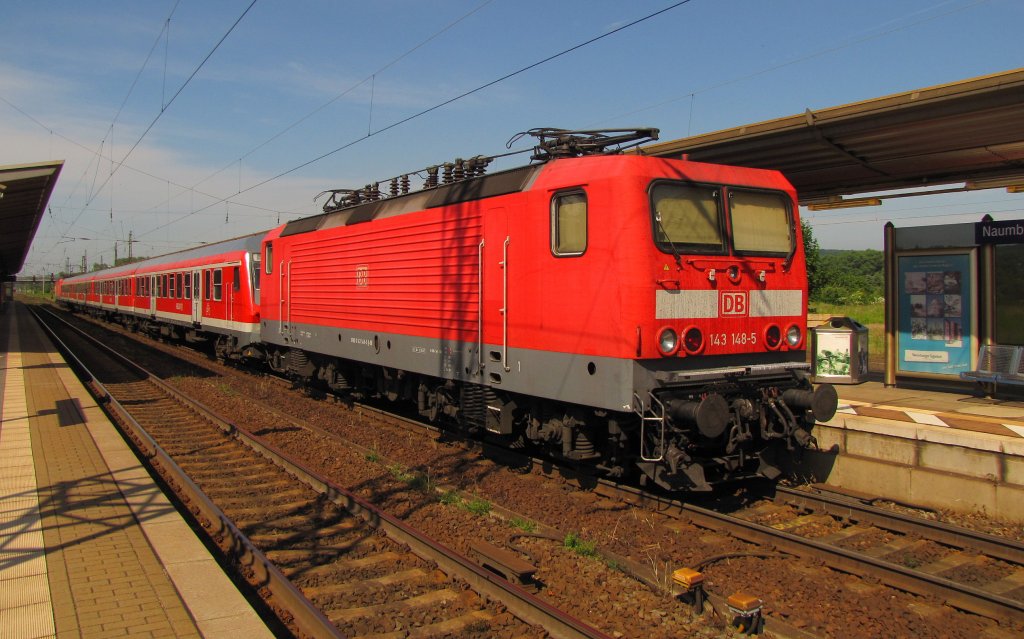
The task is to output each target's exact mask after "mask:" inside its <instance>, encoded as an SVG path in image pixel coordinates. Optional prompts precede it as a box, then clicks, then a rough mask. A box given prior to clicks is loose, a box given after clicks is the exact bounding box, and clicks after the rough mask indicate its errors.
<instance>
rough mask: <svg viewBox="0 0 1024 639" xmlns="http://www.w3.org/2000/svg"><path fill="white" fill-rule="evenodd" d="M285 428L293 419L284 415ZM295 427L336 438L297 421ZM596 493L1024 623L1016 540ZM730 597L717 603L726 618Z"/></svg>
mask: <svg viewBox="0 0 1024 639" xmlns="http://www.w3.org/2000/svg"><path fill="white" fill-rule="evenodd" d="M195 357H196V358H197V361H196V363H197V364H201V363H202V362H200V361H198V358H199V356H198V355H195ZM364 410H365V409H364ZM385 417H386V418H387V419H388V420H389V421H392V422H399V421H402V419H401V418H399V417H396V416H392V415H386V416H385ZM281 419H282V420H288V419H289V418H288V417H287V416H285V415H281ZM290 423H292V424H294V425H295V426H297V427H301V428H305V429H310V430H313V431H317V432H318V433H319V434H320V435H322V436H331V437H335V438H336V436H333V435H331V434H330V433H327V432H326V431H323V430H320V429H317V428H316V427H315V426H311V425H308V424H304V423H302V422H301V421H300V420H290ZM406 427H407V428H424V427H426V426H424V425H415V424H412V425H408V424H407V425H406ZM427 428H429V427H427ZM346 445H349V444H348V443H347V442H346ZM530 461H532V462H533V466H534V468H538V469H540V468H543V467H544V464H542V463H539V462H538V460H528V459H525V460H523V463H529V462H530ZM550 472H551V473H552V474H557V475H561V476H563V477H565V476H570V475H572V472H571V471H569V470H567V469H564V468H560V469H554V468H552V469H551V470H550ZM582 483H587V484H588V485H593V483H594V481H593V479H592V478H582ZM595 492H597V493H598V494H600V495H602V496H605V497H610V498H613V499H618V500H622V501H628V502H632V503H636V504H643V505H646V506H649V507H651V508H652V509H654V510H656V511H658V512H660V513H662V514H664V515H668V516H669V517H671V518H674V519H675V520H676V521H677V522H678V525H679V528H682V527H684V526H685V525H687V524H690V523H692V524H694V525H697V526H699V527H701V528H705V529H709V530H713V531H716V532H720V533H725V534H727V535H729V536H733V537H736V538H739V539H742V540H744V541H747V542H749V543H752V544H756V545H757V546H760V547H768V548H769V549H770V552H772V553H776V552H778V553H785V554H787V555H790V556H795V557H802V558H806V559H809V560H812V561H813V562H814V563H816V564H824V565H826V566H828V567H830V568H833V569H836V570H838V571H841V572H845V573H849V574H853V575H859V576H862V577H866V578H867V579H868V586H866V587H870V583H872V582H874V581H877V582H880V583H882V584H886V585H890V586H893V587H895V588H897V589H900V590H903V591H905V592H910V593H915V594H919V595H925V596H928V597H930V598H932V600H933V601H938V602H944V603H947V604H949V605H951V606H953V607H956V608H959V609H961V610H964V611H967V612H970V613H973V614H978V615H982V616H985V617H988V618H991V619H994V620H996V621H999V622H1000V623H1006V622H1009V623H1010V624H1015V625H1017V626H1018V627H1019V626H1020V624H1021V623H1024V604H1022V600H1024V572H1022V566H1024V563H1022V561H1021V560H1022V558H1024V546H1022V544H1020V543H1018V542H1014V541H1012V540H1007V539H1005V538H999V537H995V536H990V535H983V534H979V533H975V532H973V531H970V530H967V529H964V528H959V527H954V526H950V525H946V524H941V523H937V522H931V521H927V520H923V519H921V518H917V517H908V516H905V515H899V514H898V513H893V512H891V511H888V510H885V509H881V508H873V507H871V506H870V505H869V504H866V503H863V501H864V500H858V499H854V498H850V497H843V496H833V497H829V496H828V495H827V494H814V493H808V492H806V491H793V490H789V489H786V488H782V487H780V488H779V489H778V491H777V493H776V495H775V499H774V501H773V502H771V503H767V502H760V503H758V504H756V505H754V506H750V507H747V508H745V509H741V510H736V511H733V512H730V513H728V514H726V513H724V512H720V511H718V510H713V509H711V508H702V507H700V506H698V505H695V504H687V503H683V502H680V501H678V500H674V499H670V498H666V497H663V496H658V495H653V494H650V493H645V492H642V491H639V490H637V489H634V488H630V487H624V486H621V485H616V484H613V483H610V482H603V481H602V482H597V486H596V488H595ZM667 527H668V528H669V529H670V530H671V529H673V528H674V527H676V525H675V524H673V523H672V522H669V523H668V524H667ZM609 559H611V560H613V561H615V562H616V563H618V564H619V565H620V567H622V568H624V569H628V570H636V572H637V573H638V574H637V576H638V577H640V578H641V579H642V580H643V581H645V582H646V583H649V584H657V583H660V584H661V586H662V587H668V586H670V584H667V583H666V582H665V579H664V574H661V575H656V574H650V573H649V572H647V571H645V570H644V567H643V566H637V565H633V566H628V565H627V563H626V562H622V561H621V559H622V558H619V557H610V558H609ZM726 594H728V593H719V596H718V597H714V596H712V601H715V600H716V599H717V603H718V605H719V608H720V609H721V608H722V607H723V600H724V599H725V595H726ZM765 629H766V630H768V631H773V632H781V633H782V634H783V635H787V634H788V635H790V636H798V635H799V633H793V632H791V628H788V627H786V624H784V623H780V622H779V620H777V619H772V618H768V619H767V623H766V625H765ZM993 636H1001V635H998V634H997V635H993Z"/></svg>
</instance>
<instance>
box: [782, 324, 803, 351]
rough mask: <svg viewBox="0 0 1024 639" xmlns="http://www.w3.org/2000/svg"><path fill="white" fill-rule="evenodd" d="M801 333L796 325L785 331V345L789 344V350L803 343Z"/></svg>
mask: <svg viewBox="0 0 1024 639" xmlns="http://www.w3.org/2000/svg"><path fill="white" fill-rule="evenodd" d="M803 338H804V336H803V333H801V332H800V327H799V326H797V325H796V324H794V325H792V326H790V327H789V329H788V330H787V331H786V343H787V344H789V347H790V348H796V347H797V346H799V345H800V342H801V341H803Z"/></svg>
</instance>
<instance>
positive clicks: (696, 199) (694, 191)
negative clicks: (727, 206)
mask: <svg viewBox="0 0 1024 639" xmlns="http://www.w3.org/2000/svg"><path fill="white" fill-rule="evenodd" d="M719 202H721V197H720V193H719V189H717V188H714V187H708V186H696V185H692V184H679V183H672V182H661V183H658V184H656V185H655V186H654V188H653V189H651V207H652V209H653V211H654V241H655V243H657V245H658V248H660V249H661V250H663V251H665V252H666V253H671V252H675V251H676V250H678V249H682V250H684V251H686V252H691V253H694V252H695V253H724V252H725V241H724V239H723V238H724V233H723V228H722V227H723V224H722V213H721V210H720V207H719Z"/></svg>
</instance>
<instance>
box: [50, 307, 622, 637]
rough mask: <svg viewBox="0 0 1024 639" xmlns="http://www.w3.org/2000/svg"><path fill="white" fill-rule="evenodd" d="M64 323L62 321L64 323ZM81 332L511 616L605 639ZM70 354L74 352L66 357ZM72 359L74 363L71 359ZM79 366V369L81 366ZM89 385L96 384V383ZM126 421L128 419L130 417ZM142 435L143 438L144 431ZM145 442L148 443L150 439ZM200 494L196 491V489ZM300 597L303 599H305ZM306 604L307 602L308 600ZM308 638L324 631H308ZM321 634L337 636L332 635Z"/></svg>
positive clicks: (563, 633)
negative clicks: (482, 595)
mask: <svg viewBox="0 0 1024 639" xmlns="http://www.w3.org/2000/svg"><path fill="white" fill-rule="evenodd" d="M56 319H57V320H58V321H61V322H64V320H61V319H60V318H56ZM64 323H65V324H67V323H66V322H64ZM68 326H69V327H70V328H71V329H72V330H76V331H77V330H78V329H76V328H75V327H73V326H71V325H70V324H68ZM79 332H80V331H79ZM81 334H82V335H83V336H85V337H86V338H87V339H89V340H90V341H92V343H94V344H95V345H96V346H97V347H99V348H102V349H104V350H105V351H106V352H108V353H109V354H110V355H111V356H113V357H115V358H117V359H119V360H120V361H122V362H124V363H125V364H126V365H127V366H130V367H132V368H133V369H135V370H137V371H138V372H139V374H140V375H144V376H146V377H147V378H148V379H149V381H151V382H152V383H154V384H156V385H157V386H159V387H160V388H161V389H162V390H164V391H166V392H167V393H168V394H170V395H172V396H174V397H175V398H176V399H178V400H179V401H181V402H182V403H185V404H186V405H188V406H190V407H191V408H192V409H193V410H195V411H196V412H198V413H200V414H202V415H203V416H204V417H206V418H207V419H210V420H211V421H213V422H214V423H215V424H217V425H218V427H219V428H221V430H223V431H224V432H226V433H229V434H231V435H232V436H234V437H237V438H238V439H239V441H241V442H242V443H244V444H246V445H247V446H249V447H250V448H252V449H253V450H255V451H256V452H258V453H260V454H262V455H264V456H266V457H267V458H269V459H271V460H272V461H274V462H275V463H276V464H278V465H279V466H281V467H282V468H284V469H285V470H286V471H287V472H289V473H291V474H292V475H294V476H295V477H297V478H298V479H299V480H300V481H302V482H303V483H305V484H307V485H308V486H310V487H311V488H313V489H314V490H316V491H317V492H320V493H322V494H324V495H326V496H327V497H328V498H329V499H331V501H333V502H334V503H336V504H338V505H339V506H341V507H342V508H345V509H346V510H347V511H349V512H350V513H352V514H353V515H356V516H358V517H360V518H362V519H363V520H365V521H367V522H368V523H369V524H370V525H372V526H375V527H378V528H380V529H382V530H383V531H384V532H385V533H387V535H388V536H389V537H390V538H392V539H394V540H395V541H398V542H401V543H404V544H406V545H407V546H409V548H410V549H411V550H412V551H413V552H414V553H415V554H417V555H419V556H420V557H422V558H424V559H427V560H430V561H433V562H434V563H436V564H437V565H438V566H439V567H440V568H441V569H443V570H445V571H447V572H448V573H449V574H453V575H455V576H457V577H459V578H461V579H463V580H464V581H466V582H467V583H468V584H469V585H470V586H471V587H473V588H474V589H476V590H477V592H480V593H481V594H484V595H487V596H488V597H491V598H492V599H495V600H498V601H500V602H501V603H502V604H503V605H504V606H505V607H506V608H507V609H508V610H509V611H510V612H511V613H512V614H514V615H515V616H517V617H519V618H520V619H522V620H523V621H525V622H527V623H531V624H537V625H540V626H542V627H543V628H544V629H545V630H547V632H548V633H550V634H551V635H552V636H553V637H556V638H565V639H610V637H609V636H608V635H607V634H605V633H604V632H602V631H600V630H598V629H596V628H593V627H592V626H590V625H588V624H586V623H585V622H583V621H581V620H579V619H576V618H575V617H573V616H571V615H569V614H567V613H565V612H564V611H561V610H559V609H557V608H555V607H554V606H552V605H551V604H549V603H547V602H546V601H544V600H543V599H541V598H539V597H537V596H536V595H534V594H532V593H530V592H528V591H526V590H524V589H522V588H520V587H518V586H516V585H515V584H512V583H511V582H509V581H507V580H505V579H504V578H503V577H501V576H499V575H496V574H494V573H492V572H490V571H489V570H486V569H485V568H482V567H481V566H479V565H477V564H476V563H475V562H473V561H472V560H470V559H469V558H467V557H465V556H464V555H462V554H460V553H458V552H457V551H455V550H454V549H452V548H449V547H448V546H446V545H444V544H442V543H441V542H439V541H436V540H433V539H430V538H429V537H427V536H426V535H423V534H422V533H420V532H419V531H417V530H415V529H413V528H412V527H410V526H408V525H407V524H405V523H404V522H402V521H401V520H399V519H397V518H395V517H393V516H391V515H389V514H387V513H385V512H384V511H382V510H380V509H378V508H377V507H376V506H374V505H372V504H370V503H369V502H367V501H365V500H363V499H361V498H360V497H358V496H357V495H355V494H354V493H352V492H350V491H348V490H346V489H345V488H343V487H341V486H339V485H337V484H335V483H333V482H331V481H330V480H327V479H324V478H322V477H319V476H318V475H317V474H316V473H315V472H314V471H312V470H310V469H308V468H307V467H306V466H305V465H304V464H303V463H302V462H301V461H300V460H298V459H296V458H294V457H292V456H291V455H289V454H288V453H286V452H284V451H282V450H280V449H278V448H276V447H274V446H271V445H269V444H266V443H263V442H260V441H259V438H257V437H256V436H255V435H253V434H252V433H251V432H249V431H248V430H246V429H245V428H243V427H241V426H238V425H237V424H234V423H232V422H231V421H229V420H225V419H223V418H222V417H220V416H218V415H216V414H215V413H213V412H212V411H211V410H209V409H208V408H206V407H205V406H203V405H202V404H200V403H199V402H196V401H194V400H192V399H189V398H188V397H185V396H184V395H182V394H181V393H180V392H178V391H177V390H175V389H174V388H172V387H170V386H169V385H168V384H166V383H165V382H163V381H162V380H160V379H158V378H156V377H155V376H154V375H152V374H151V373H149V372H148V371H146V370H145V369H144V368H142V367H141V366H139V365H138V364H136V363H134V362H132V361H131V360H129V359H127V358H126V357H124V356H123V355H121V354H119V353H117V352H115V351H113V350H112V349H110V348H109V347H108V346H106V345H105V344H103V343H101V342H99V341H98V340H95V339H94V338H92V337H90V336H88V335H85V334H84V333H81ZM65 348H66V347H65ZM69 352H70V351H69ZM72 357H74V356H73V355H72ZM76 361H78V360H77V358H76ZM79 364H80V362H79ZM83 370H85V369H84V366H83ZM89 377H90V379H92V380H93V381H94V382H95V378H94V377H93V376H92V375H91V374H89ZM95 383H97V385H99V383H98V382H95ZM101 387H102V386H101ZM103 392H104V394H105V395H106V396H107V397H108V398H110V400H111V402H112V404H114V405H117V406H120V405H119V404H117V403H116V400H113V397H112V396H111V395H110V393H109V392H107V391H106V389H105V388H104V389H103ZM121 410H123V409H121ZM131 421H132V422H133V423H134V420H131ZM139 428H141V427H139ZM146 437H147V438H148V435H147V436H146ZM149 441H150V442H152V440H151V439H150V440H149ZM152 445H153V446H154V447H156V448H157V449H158V450H159V446H157V444H156V443H155V442H152ZM160 452H161V453H162V454H163V455H164V456H165V457H166V453H163V451H162V450H161V451H160ZM167 459H168V460H170V458H169V457H167ZM170 463H171V464H174V462H173V461H171V462H170ZM174 467H175V468H177V465H176V464H174ZM178 471H179V472H180V468H178ZM185 480H186V481H187V483H188V484H190V485H192V486H193V487H195V486H194V484H192V482H191V480H188V479H187V477H185ZM195 490H197V491H199V488H198V487H195ZM200 494H202V493H201V491H200ZM203 499H204V500H206V501H207V502H208V501H209V500H208V499H206V497H205V495H203ZM210 506H212V507H213V508H215V509H216V506H213V504H212V502H211V503H210ZM216 512H217V513H220V510H219V509H217V510H216ZM221 520H223V521H224V522H225V523H227V524H228V525H229V527H230V529H231V530H233V531H236V532H237V534H238V535H240V536H242V537H243V538H244V535H243V534H242V533H241V531H238V530H237V528H235V527H234V525H233V524H231V522H230V521H229V520H228V519H227V517H226V516H225V515H223V513H220V515H219V517H218V518H217V519H211V521H221ZM244 545H246V546H248V547H251V548H252V550H254V551H255V552H257V553H258V552H259V550H258V549H256V548H255V547H254V546H252V544H251V542H248V540H246V541H245V544H244ZM260 555H261V556H262V553H260ZM262 561H264V562H266V564H267V565H268V566H269V568H271V569H273V571H275V572H277V574H278V575H280V577H281V578H282V579H285V581H286V582H287V584H288V586H289V587H290V588H291V589H293V590H295V592H296V593H298V595H299V596H300V597H302V598H303V599H304V600H305V596H304V595H302V593H301V592H298V590H297V589H296V588H295V586H294V585H292V584H291V582H290V581H287V578H285V577H284V576H283V575H281V573H280V572H279V571H277V569H276V567H274V566H273V564H271V563H270V562H269V560H267V559H266V558H265V557H263V558H262ZM306 601H307V602H308V600H306ZM310 605H311V606H312V604H310ZM314 610H316V613H317V614H318V615H319V616H320V617H322V618H323V619H324V620H325V621H327V623H328V624H330V621H328V620H327V619H326V617H324V616H323V613H321V612H320V611H319V610H317V609H315V608H314ZM331 628H332V629H333V630H334V632H335V633H337V629H336V628H334V626H333V624H331ZM313 636H325V635H318V634H313ZM327 636H341V635H338V634H334V635H327Z"/></svg>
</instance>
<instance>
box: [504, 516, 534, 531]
mask: <svg viewBox="0 0 1024 639" xmlns="http://www.w3.org/2000/svg"><path fill="white" fill-rule="evenodd" d="M508 525H509V526H512V527H513V528H518V529H519V530H521V531H523V532H528V533H532V532H534V531H535V530H537V522H535V521H530V520H529V519H523V518H522V517H513V518H512V519H509V520H508Z"/></svg>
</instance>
